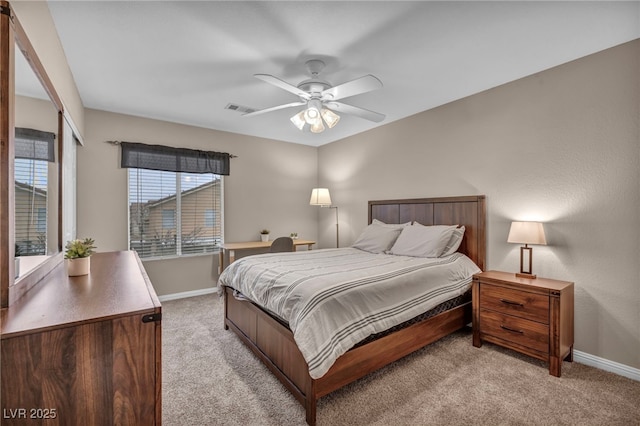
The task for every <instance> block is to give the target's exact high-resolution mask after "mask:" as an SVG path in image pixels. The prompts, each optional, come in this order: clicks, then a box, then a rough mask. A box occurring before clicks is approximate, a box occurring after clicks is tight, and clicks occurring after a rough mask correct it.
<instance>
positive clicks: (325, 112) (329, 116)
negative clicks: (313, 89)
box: [321, 108, 340, 129]
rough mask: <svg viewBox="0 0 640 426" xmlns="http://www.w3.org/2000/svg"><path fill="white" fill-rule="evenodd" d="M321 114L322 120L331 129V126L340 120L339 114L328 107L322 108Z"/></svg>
mask: <svg viewBox="0 0 640 426" xmlns="http://www.w3.org/2000/svg"><path fill="white" fill-rule="evenodd" d="M321 115H322V118H323V119H324V122H325V123H327V126H329V128H330V129H333V126H335V125H336V124H338V121H340V116H339V115H338V114H336V113H335V112H333V111H331V110H330V109H326V108H323V109H322V112H321Z"/></svg>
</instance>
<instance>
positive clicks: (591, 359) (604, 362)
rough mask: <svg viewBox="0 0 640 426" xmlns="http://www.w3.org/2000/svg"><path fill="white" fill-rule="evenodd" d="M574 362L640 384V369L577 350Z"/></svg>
mask: <svg viewBox="0 0 640 426" xmlns="http://www.w3.org/2000/svg"><path fill="white" fill-rule="evenodd" d="M573 360H574V361H575V362H579V363H580V364H585V365H588V366H590V367H595V368H599V369H601V370H604V371H608V372H610V373H615V374H618V375H620V376H624V377H628V378H630V379H633V380H637V381H639V382H640V369H638V368H633V367H629V366H628V365H624V364H620V363H619V362H615V361H609V360H608V359H604V358H600V357H597V356H595V355H591V354H588V353H586V352H580V351H576V350H574V351H573Z"/></svg>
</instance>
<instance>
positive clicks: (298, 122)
mask: <svg viewBox="0 0 640 426" xmlns="http://www.w3.org/2000/svg"><path fill="white" fill-rule="evenodd" d="M306 111H307V110H302V111H300V112H299V113H297V114H296V115H294V116H293V117H291V118H290V120H291V122H292V123H293V125H294V126H296V127H297V128H298V129H299V130H304V125H305V124H307V122H306V121H305V112H306Z"/></svg>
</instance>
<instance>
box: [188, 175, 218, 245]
mask: <svg viewBox="0 0 640 426" xmlns="http://www.w3.org/2000/svg"><path fill="white" fill-rule="evenodd" d="M180 188H181V190H182V192H181V198H180V200H181V207H180V212H181V229H182V253H184V254H194V253H207V252H210V251H212V250H214V249H215V248H217V246H218V245H219V244H220V238H219V236H220V227H219V226H216V223H215V221H213V220H211V221H210V223H207V219H206V217H205V216H206V215H207V214H209V215H210V216H211V218H212V219H213V216H214V214H213V211H214V210H215V209H216V208H219V204H220V203H219V198H220V195H219V194H220V177H219V176H217V175H212V174H209V173H207V174H197V173H180ZM207 211H208V212H210V213H206V212H207Z"/></svg>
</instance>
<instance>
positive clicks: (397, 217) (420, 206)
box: [369, 195, 486, 271]
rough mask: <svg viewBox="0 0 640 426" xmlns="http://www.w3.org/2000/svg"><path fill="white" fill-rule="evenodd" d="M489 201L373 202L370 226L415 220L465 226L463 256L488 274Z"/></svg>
mask: <svg viewBox="0 0 640 426" xmlns="http://www.w3.org/2000/svg"><path fill="white" fill-rule="evenodd" d="M485 215H486V212H485V197H484V195H472V196H465V197H441V198H413V199H406V200H381V201H369V223H371V222H372V221H373V219H378V220H381V221H383V222H385V223H405V222H410V221H413V220H415V221H416V222H419V223H420V224H422V225H464V227H465V229H466V230H465V232H464V238H463V239H462V244H460V248H459V249H458V251H459V252H461V253H464V254H466V255H467V256H468V257H469V258H470V259H471V260H473V261H474V262H475V264H476V265H478V267H479V268H480V269H482V270H483V271H484V270H485V260H486V259H485V257H486V240H485V224H486V221H485Z"/></svg>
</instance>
